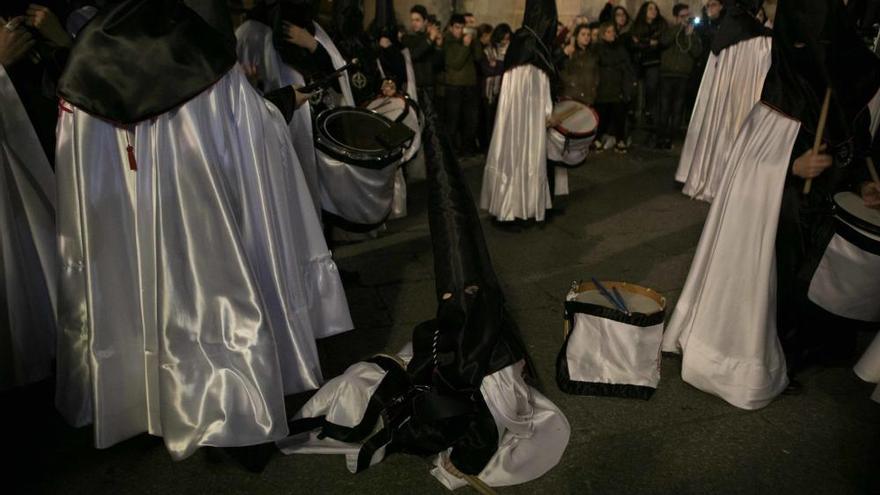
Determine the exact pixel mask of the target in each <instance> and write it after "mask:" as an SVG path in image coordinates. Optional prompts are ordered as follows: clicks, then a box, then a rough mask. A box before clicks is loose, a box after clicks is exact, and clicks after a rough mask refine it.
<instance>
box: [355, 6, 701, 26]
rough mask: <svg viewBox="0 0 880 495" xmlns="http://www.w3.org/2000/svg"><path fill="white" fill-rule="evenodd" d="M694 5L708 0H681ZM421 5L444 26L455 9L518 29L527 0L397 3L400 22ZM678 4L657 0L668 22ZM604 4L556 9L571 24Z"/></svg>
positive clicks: (369, 11) (592, 14) (632, 11)
mask: <svg viewBox="0 0 880 495" xmlns="http://www.w3.org/2000/svg"><path fill="white" fill-rule="evenodd" d="M681 1H682V3H687V4H689V5H690V6H691V10H693V11H694V12H695V13H696V12H697V11H698V10H699V8H700V7H701V6H702V5H703V3H705V0H681ZM417 3H420V4H422V5H424V6H425V7H427V8H428V11H430V12H431V13H433V14H436V15H438V16H439V17H440V19H441V20H443V22H444V23H445V22H446V21H447V20H448V19H449V15H450V14H451V12H452V11H453V5H454V6H455V10H457V11H460V12H472V13H473V14H474V15H475V16H476V18H477V22H479V23H483V22H486V23H489V24H492V25H495V24H498V23H500V22H506V23H508V24H510V25H511V26H513V28H514V29H516V28H517V27H518V26H519V24H520V22H521V21H522V15H523V8H524V7H525V3H526V2H525V0H395V1H394V7H395V9H396V10H397V19H398V21H399V22H400V23H401V24H404V25H406V24H408V22H407V19H409V9H410V7H412V6H413V5H415V4H417ZM642 3H643V0H620V5H623V6H624V7H626V8H627V10H629V12H630V15H632V16H635V13H636V11H637V10H638V8H639V6H641V4H642ZM676 3H678V1H676V0H657V4H658V5H660V12H661V13H662V14H663V16H664V17H666V18H667V19H669V18H670V17H672V6H673V5H674V4H676ZM375 5H376V4H375V0H364V11H365V12H366V17H367V22H369V21H370V19H372V17H373V13H374V9H375ZM604 5H605V0H557V1H556V6H557V9H558V10H559V19H560V20H561V21H562V22H565V23H568V22H569V21H571V19H573V18H574V16H576V15H579V14H586V15H587V16H589V17H590V18H591V19H595V18H597V17H598V16H599V12H600V11H601V10H602V7H603V6H604Z"/></svg>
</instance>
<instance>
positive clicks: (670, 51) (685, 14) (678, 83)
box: [657, 3, 703, 149]
mask: <svg viewBox="0 0 880 495" xmlns="http://www.w3.org/2000/svg"><path fill="white" fill-rule="evenodd" d="M660 45H661V46H662V47H663V53H662V54H661V56H660V113H659V114H658V116H657V117H658V119H657V138H658V139H657V147H658V148H661V149H672V138H673V134H674V133H675V132H676V131H678V129H679V127H680V126H681V122H682V119H683V115H684V110H685V98H686V96H687V89H688V80H689V78H690V75H691V72H693V70H694V67H695V65H696V62H697V60H699V58H700V55H701V54H702V52H703V47H702V44H701V42H700V37H699V36H697V35H696V34H695V33H694V22H693V18H691V11H690V9H689V8H688V6H687V5H685V4H683V3H679V4H676V5H675V6H674V7H672V23H671V24H670V25H669V27H668V28H667V29H666V31H665V32H664V33H663V36H662V38H661V39H660Z"/></svg>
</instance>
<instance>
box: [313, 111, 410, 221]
mask: <svg viewBox="0 0 880 495" xmlns="http://www.w3.org/2000/svg"><path fill="white" fill-rule="evenodd" d="M392 126H394V123H393V122H392V121H391V120H389V119H387V118H385V117H383V116H382V115H379V114H377V113H376V112H373V111H370V110H367V109H365V108H354V107H339V108H334V109H330V110H325V111H323V112H321V113H320V114H319V115H318V117H317V118H316V119H315V151H316V153H317V157H318V160H317V161H318V175H319V178H320V184H321V208H322V209H323V210H324V213H325V214H326V215H325V218H326V219H327V220H328V221H330V222H331V223H333V224H334V225H336V226H338V227H340V228H343V229H345V230H350V231H352V232H366V231H369V230H372V229H374V228H376V227H378V226H379V225H381V224H382V222H383V221H385V218H386V217H388V214H389V213H390V212H391V203H392V200H393V196H394V176H395V173H396V172H397V169H398V167H399V165H400V163H401V159H402V157H403V154H404V151H405V149H406V147H407V146H408V144H409V143H406V144H405V145H400V146H396V147H392V148H389V147H387V146H386V145H384V144H382V143H381V142H380V136H381V135H382V134H383V133H384V132H386V131H388V130H390V129H391V128H392Z"/></svg>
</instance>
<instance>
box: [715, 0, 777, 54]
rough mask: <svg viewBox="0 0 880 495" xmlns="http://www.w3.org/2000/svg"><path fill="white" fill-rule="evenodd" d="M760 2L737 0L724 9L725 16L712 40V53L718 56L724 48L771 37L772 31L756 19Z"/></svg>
mask: <svg viewBox="0 0 880 495" xmlns="http://www.w3.org/2000/svg"><path fill="white" fill-rule="evenodd" d="M763 3H764V2H763V1H762V0H737V1H736V2H733V5H728V6H726V7H725V10H726V14H725V16H724V20H722V21H721V26H720V27H719V28H718V32H717V33H716V34H715V37H714V38H713V39H712V47H711V48H712V53H714V54H715V55H718V54H720V53H721V51H722V50H724V49H725V48H729V47H731V46H733V45H735V44H737V43H739V42H742V41H747V40H750V39H752V38H757V37H759V36H771V35H772V34H773V31H772V30H770V29H768V28H766V27H764V25H763V24H762V23H761V21H759V20H758V18H757V17H756V14H757V12H758V11H759V10H760V8H761V5H762V4H763Z"/></svg>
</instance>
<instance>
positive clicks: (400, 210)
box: [367, 96, 422, 220]
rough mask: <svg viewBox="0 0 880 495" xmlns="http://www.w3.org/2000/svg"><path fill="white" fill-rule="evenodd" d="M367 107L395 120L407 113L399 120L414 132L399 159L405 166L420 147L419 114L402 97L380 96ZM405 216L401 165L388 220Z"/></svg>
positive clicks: (395, 182) (395, 180) (404, 185)
mask: <svg viewBox="0 0 880 495" xmlns="http://www.w3.org/2000/svg"><path fill="white" fill-rule="evenodd" d="M367 108H368V109H370V110H373V111H374V112H376V113H378V114H379V115H382V116H384V117H387V118H388V119H389V120H397V119H398V117H400V115H401V114H402V113H403V112H404V111H406V112H407V115H406V117H404V119H403V120H402V121H401V122H402V123H403V124H404V125H406V126H407V127H409V128H410V129H412V131H413V132H415V138H414V139H413V142H412V144H410V146H409V147H408V148H407V149H406V151H405V152H404V154H403V158H401V161H402V162H403V163H404V166H406V164H407V163H409V161H410V160H412V159H413V157H414V156H415V155H416V154H417V153H418V152H419V150H420V149H421V147H422V127H421V124H420V122H419V116H418V114H417V113H416V110H415V109H414V108H411V107H409V106H407V105H406V100H404V99H403V98H387V97H384V96H380V97H379V98H376V99H375V100H373V101H371V102H370V103H368V104H367ZM405 216H406V179H405V178H404V176H403V167H401V168H398V169H397V173H395V174H394V199H393V200H392V202H391V214H390V215H389V216H388V219H389V220H392V219H395V218H403V217H405Z"/></svg>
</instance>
